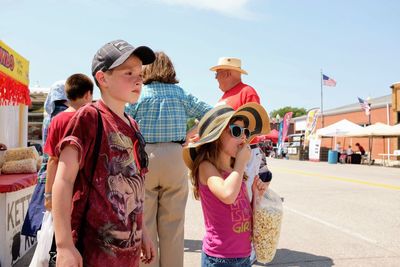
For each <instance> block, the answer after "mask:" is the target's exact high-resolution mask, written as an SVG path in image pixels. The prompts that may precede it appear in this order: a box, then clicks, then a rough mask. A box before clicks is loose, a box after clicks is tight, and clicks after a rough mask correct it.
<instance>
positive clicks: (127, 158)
mask: <svg viewBox="0 0 400 267" xmlns="http://www.w3.org/2000/svg"><path fill="white" fill-rule="evenodd" d="M108 145H109V147H110V148H111V151H112V153H111V159H108V158H107V160H106V167H107V171H108V177H107V179H106V182H107V185H106V191H107V198H108V201H109V202H110V203H111V206H112V209H113V210H114V212H115V213H116V215H117V217H118V219H119V221H120V222H121V223H122V224H123V225H124V226H125V227H122V228H123V229H121V227H119V226H117V225H115V224H113V223H108V224H106V225H104V226H103V227H102V228H100V230H99V236H100V239H101V240H102V241H103V242H102V243H104V244H105V246H106V247H104V248H103V249H105V250H106V251H107V252H110V253H112V250H114V249H117V248H131V247H135V249H140V244H141V237H142V227H141V225H142V217H143V202H144V178H143V177H142V176H141V175H140V172H139V170H138V168H137V165H136V161H135V159H134V156H133V153H134V152H133V143H132V140H131V139H130V138H129V137H127V136H125V135H123V134H121V133H115V132H114V133H110V135H109V136H108ZM139 226H140V227H139Z"/></svg>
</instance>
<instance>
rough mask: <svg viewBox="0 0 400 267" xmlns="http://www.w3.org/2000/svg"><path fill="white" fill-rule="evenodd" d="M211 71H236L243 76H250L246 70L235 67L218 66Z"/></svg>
mask: <svg viewBox="0 0 400 267" xmlns="http://www.w3.org/2000/svg"><path fill="white" fill-rule="evenodd" d="M210 70H211V71H217V70H236V71H238V72H240V73H242V74H246V75H247V74H248V73H247V71H245V70H244V69H241V68H238V67H233V66H230V65H217V66H214V67H211V68H210Z"/></svg>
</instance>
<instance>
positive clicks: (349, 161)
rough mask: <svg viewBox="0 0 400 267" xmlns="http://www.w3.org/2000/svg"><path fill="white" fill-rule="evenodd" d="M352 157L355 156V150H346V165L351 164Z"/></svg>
mask: <svg viewBox="0 0 400 267" xmlns="http://www.w3.org/2000/svg"><path fill="white" fill-rule="evenodd" d="M351 155H353V150H352V149H351V146H350V145H349V147H348V148H347V149H346V163H350V164H351Z"/></svg>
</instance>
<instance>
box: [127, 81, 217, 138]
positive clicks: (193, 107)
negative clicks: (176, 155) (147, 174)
mask: <svg viewBox="0 0 400 267" xmlns="http://www.w3.org/2000/svg"><path fill="white" fill-rule="evenodd" d="M211 108H212V107H211V106H210V105H208V104H206V103H205V102H202V101H200V100H198V99H197V98H196V97H195V96H193V95H191V94H189V93H187V92H185V91H184V90H183V89H182V88H181V87H179V86H177V85H175V84H164V83H158V82H153V83H151V84H147V85H145V86H143V89H142V93H141V95H140V98H139V100H138V102H137V103H136V104H133V105H128V106H127V107H126V110H125V111H126V113H127V114H129V115H130V116H132V117H133V118H134V119H135V120H136V121H137V122H138V124H139V126H140V131H141V132H142V134H143V136H144V139H145V140H146V142H147V143H164V142H173V141H184V140H185V138H186V123H187V120H188V119H189V118H197V119H201V117H203V115H204V114H205V113H206V112H207V111H208V110H210V109H211Z"/></svg>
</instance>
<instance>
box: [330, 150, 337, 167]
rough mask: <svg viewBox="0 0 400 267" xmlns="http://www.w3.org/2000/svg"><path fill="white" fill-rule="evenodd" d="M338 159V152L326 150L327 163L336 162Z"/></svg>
mask: <svg viewBox="0 0 400 267" xmlns="http://www.w3.org/2000/svg"><path fill="white" fill-rule="evenodd" d="M337 161H338V152H337V151H335V150H329V151H328V163H330V164H336V163H337Z"/></svg>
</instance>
